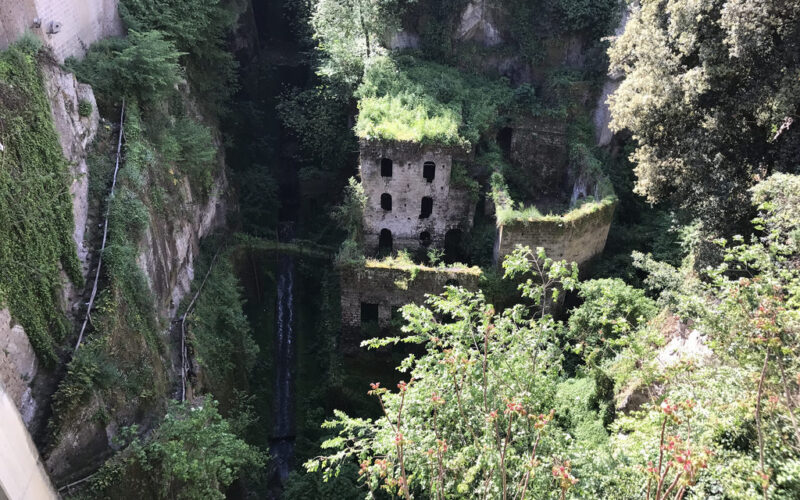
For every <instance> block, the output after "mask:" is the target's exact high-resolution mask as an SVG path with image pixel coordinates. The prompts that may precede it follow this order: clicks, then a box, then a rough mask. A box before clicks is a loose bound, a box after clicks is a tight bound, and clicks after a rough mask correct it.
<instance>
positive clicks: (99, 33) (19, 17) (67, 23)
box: [0, 0, 123, 61]
mask: <svg viewBox="0 0 800 500" xmlns="http://www.w3.org/2000/svg"><path fill="white" fill-rule="evenodd" d="M117 3H118V0H0V49H3V48H6V47H8V45H10V44H11V43H13V42H14V41H15V40H16V39H17V38H19V37H20V36H21V35H22V34H23V33H25V31H31V32H33V33H34V34H35V35H37V36H38V37H39V38H41V39H42V40H43V41H44V42H45V43H46V44H47V45H49V46H50V47H51V48H52V49H53V52H54V53H55V55H56V57H57V58H58V60H59V61H63V60H64V59H66V58H67V57H70V56H75V57H82V56H83V55H84V54H85V51H86V48H87V47H89V45H91V44H92V43H94V42H96V41H97V40H100V39H102V38H106V37H109V36H117V35H121V34H122V33H123V30H122V22H121V21H120V18H119V14H118V12H117ZM36 19H38V22H39V25H38V26H36V25H35V24H34V20H36Z"/></svg>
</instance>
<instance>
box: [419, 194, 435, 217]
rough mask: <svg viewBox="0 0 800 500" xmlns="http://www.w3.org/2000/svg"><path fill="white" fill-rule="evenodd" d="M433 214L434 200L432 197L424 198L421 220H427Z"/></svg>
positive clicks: (420, 213)
mask: <svg viewBox="0 0 800 500" xmlns="http://www.w3.org/2000/svg"><path fill="white" fill-rule="evenodd" d="M431 213H433V198H431V197H430V196H423V197H422V209H421V210H420V212H419V218H420V219H427V218H428V217H430V216H431Z"/></svg>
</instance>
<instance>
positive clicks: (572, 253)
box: [494, 203, 616, 266]
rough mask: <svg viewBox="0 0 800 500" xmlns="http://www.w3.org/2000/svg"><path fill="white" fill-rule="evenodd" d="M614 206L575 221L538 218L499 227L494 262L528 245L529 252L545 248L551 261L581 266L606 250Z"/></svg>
mask: <svg viewBox="0 0 800 500" xmlns="http://www.w3.org/2000/svg"><path fill="white" fill-rule="evenodd" d="M615 207H616V203H611V204H608V205H605V206H603V207H602V208H600V209H599V210H596V211H594V212H592V213H589V214H586V215H584V216H583V217H580V218H578V219H577V220H574V221H563V220H560V221H554V220H548V219H541V220H533V221H527V220H526V221H512V222H510V223H507V224H504V225H501V226H499V227H498V228H497V238H496V240H495V250H494V257H495V261H496V262H502V260H503V258H504V257H505V256H506V255H508V254H510V253H512V252H513V251H514V249H515V248H516V246H517V245H523V246H524V245H527V246H529V247H531V248H532V249H535V248H536V247H542V248H544V250H545V252H546V253H547V256H548V257H549V258H551V259H554V260H562V259H564V260H566V261H568V262H576V263H577V264H578V265H579V266H581V265H583V264H585V263H586V262H588V261H590V260H591V259H592V258H594V257H596V256H598V255H600V253H602V251H603V248H605V246H606V238H607V237H608V229H609V227H610V226H611V219H612V217H613V215H614V208H615Z"/></svg>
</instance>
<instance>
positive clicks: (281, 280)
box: [270, 254, 295, 482]
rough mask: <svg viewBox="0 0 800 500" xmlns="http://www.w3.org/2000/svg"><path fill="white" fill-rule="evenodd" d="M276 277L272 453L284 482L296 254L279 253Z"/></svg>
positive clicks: (290, 426) (289, 444)
mask: <svg viewBox="0 0 800 500" xmlns="http://www.w3.org/2000/svg"><path fill="white" fill-rule="evenodd" d="M277 279H278V299H277V305H276V311H275V316H276V323H277V324H276V327H275V334H276V346H275V347H276V351H275V424H274V429H273V432H272V445H271V446H270V455H271V456H272V457H273V460H274V461H275V465H276V469H277V474H278V478H279V479H280V481H281V482H284V481H285V480H286V478H287V477H289V471H290V470H291V461H292V457H293V455H294V411H293V406H294V384H293V380H292V372H293V364H294V359H295V355H294V348H295V347H294V346H295V331H294V257H292V256H291V255H288V254H280V256H279V257H278V276H277Z"/></svg>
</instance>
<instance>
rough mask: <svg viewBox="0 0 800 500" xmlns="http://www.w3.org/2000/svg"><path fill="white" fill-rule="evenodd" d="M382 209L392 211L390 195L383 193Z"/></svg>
mask: <svg viewBox="0 0 800 500" xmlns="http://www.w3.org/2000/svg"><path fill="white" fill-rule="evenodd" d="M381 208H382V209H384V210H386V211H387V212H389V211H391V210H392V195H390V194H389V193H383V194H382V195H381Z"/></svg>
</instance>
